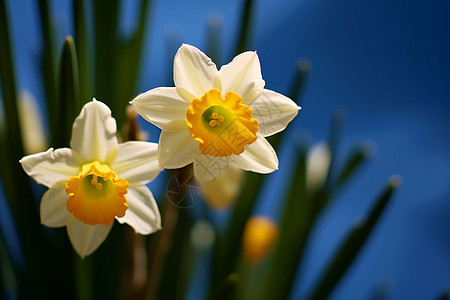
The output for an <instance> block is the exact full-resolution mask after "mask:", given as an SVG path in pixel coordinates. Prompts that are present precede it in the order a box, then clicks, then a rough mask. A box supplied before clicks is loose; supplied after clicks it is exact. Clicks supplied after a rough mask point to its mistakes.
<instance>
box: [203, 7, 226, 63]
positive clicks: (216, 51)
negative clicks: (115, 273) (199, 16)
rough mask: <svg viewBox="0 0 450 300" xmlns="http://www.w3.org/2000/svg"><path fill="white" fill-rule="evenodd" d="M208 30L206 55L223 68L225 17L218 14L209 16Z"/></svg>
mask: <svg viewBox="0 0 450 300" xmlns="http://www.w3.org/2000/svg"><path fill="white" fill-rule="evenodd" d="M207 22H208V23H207V30H206V53H207V54H208V56H209V57H210V58H211V59H212V61H213V62H215V63H216V65H218V66H221V65H222V64H221V62H222V57H221V52H220V49H221V42H220V41H221V38H222V23H223V16H222V15H221V14H220V13H218V12H213V13H210V14H209V15H208V20H207Z"/></svg>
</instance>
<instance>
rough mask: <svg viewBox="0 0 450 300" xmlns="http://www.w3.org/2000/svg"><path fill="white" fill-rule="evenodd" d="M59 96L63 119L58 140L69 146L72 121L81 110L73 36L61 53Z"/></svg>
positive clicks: (67, 39)
mask: <svg viewBox="0 0 450 300" xmlns="http://www.w3.org/2000/svg"><path fill="white" fill-rule="evenodd" d="M58 98H59V99H58V100H59V101H58V102H59V107H60V109H61V110H60V112H59V115H60V116H62V120H61V123H60V130H59V131H58V136H57V142H58V144H62V145H63V146H69V143H70V136H71V132H72V123H73V120H75V118H76V116H77V115H78V114H79V112H80V110H81V101H80V83H79V73H78V61H77V53H76V50H75V44H74V42H73V39H72V37H71V36H68V37H66V40H65V42H64V46H63V50H62V53H61V62H60V69H59V89H58Z"/></svg>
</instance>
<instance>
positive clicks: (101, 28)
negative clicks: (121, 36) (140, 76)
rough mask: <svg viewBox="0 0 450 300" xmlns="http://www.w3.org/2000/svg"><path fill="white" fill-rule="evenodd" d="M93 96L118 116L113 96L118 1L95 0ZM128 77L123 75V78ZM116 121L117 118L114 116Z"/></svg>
mask: <svg viewBox="0 0 450 300" xmlns="http://www.w3.org/2000/svg"><path fill="white" fill-rule="evenodd" d="M93 5H94V10H93V12H94V26H95V58H96V60H95V66H96V68H95V74H96V77H95V82H96V88H95V96H96V98H97V99H98V100H100V101H102V102H104V103H106V104H107V105H108V106H109V107H110V108H111V110H112V111H113V112H114V114H118V113H119V112H118V110H117V103H115V102H116V100H117V98H116V97H115V96H114V92H115V91H114V88H113V87H114V85H115V81H114V80H115V76H116V75H115V72H116V68H115V66H116V60H117V27H118V25H117V24H118V17H119V16H118V12H119V0H95V1H93ZM126 76H128V74H127V75H125V76H124V77H126ZM115 117H116V119H117V116H115Z"/></svg>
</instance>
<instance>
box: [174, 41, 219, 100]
mask: <svg viewBox="0 0 450 300" xmlns="http://www.w3.org/2000/svg"><path fill="white" fill-rule="evenodd" d="M217 74H218V71H217V67H216V65H215V64H214V63H213V62H212V60H211V58H209V57H208V56H206V55H205V53H203V52H202V51H200V50H199V49H197V48H195V47H194V46H191V45H187V44H183V45H182V46H181V47H180V49H178V52H177V54H176V55H175V59H174V63H173V80H174V82H175V86H176V87H177V88H181V89H184V90H186V91H187V92H189V93H190V94H192V95H193V96H194V97H195V98H200V97H202V96H203V95H204V94H205V93H206V92H207V91H209V90H210V89H212V88H213V87H214V80H215V79H216V76H217ZM180 95H181V96H182V97H188V94H187V93H180ZM185 100H186V101H187V102H190V101H191V100H192V99H189V98H187V99H186V98H185Z"/></svg>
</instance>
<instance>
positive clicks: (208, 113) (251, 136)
mask: <svg viewBox="0 0 450 300" xmlns="http://www.w3.org/2000/svg"><path fill="white" fill-rule="evenodd" d="M252 114H253V111H252V109H251V108H250V107H248V106H247V105H245V104H242V98H241V97H240V96H239V95H238V94H236V93H233V92H227V93H226V95H225V99H223V98H222V94H221V92H220V91H219V90H216V89H212V90H210V91H208V92H206V93H205V95H203V96H202V97H201V98H200V99H194V100H192V101H191V103H190V104H189V108H188V110H187V113H186V123H187V125H188V127H189V131H190V132H191V135H192V137H193V138H194V139H195V140H197V141H199V142H200V145H199V147H200V150H201V151H202V153H203V154H208V155H211V156H215V157H222V156H230V155H232V154H236V155H238V154H241V153H242V152H243V151H244V147H245V146H246V145H249V144H251V143H254V142H255V141H256V139H257V136H256V132H257V131H258V129H259V126H258V121H257V120H256V119H254V118H252Z"/></svg>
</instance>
